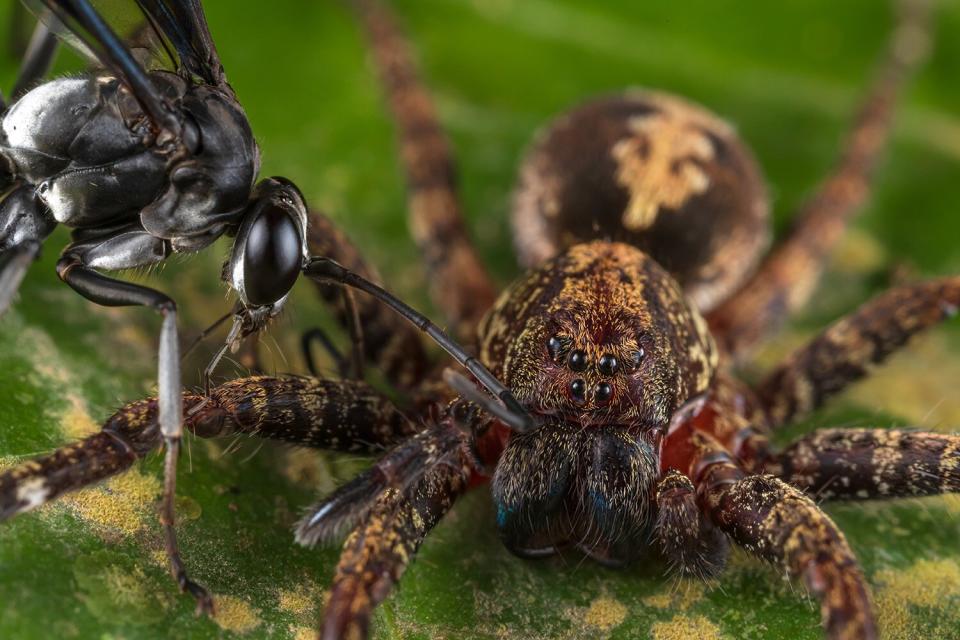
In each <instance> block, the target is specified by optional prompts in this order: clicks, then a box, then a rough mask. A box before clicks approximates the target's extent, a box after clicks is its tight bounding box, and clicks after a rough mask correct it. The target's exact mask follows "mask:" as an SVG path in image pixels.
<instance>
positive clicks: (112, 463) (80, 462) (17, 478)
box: [0, 398, 163, 521]
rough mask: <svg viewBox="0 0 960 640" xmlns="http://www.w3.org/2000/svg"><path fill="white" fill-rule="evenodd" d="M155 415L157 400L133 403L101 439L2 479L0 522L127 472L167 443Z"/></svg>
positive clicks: (112, 419) (99, 435) (32, 463)
mask: <svg viewBox="0 0 960 640" xmlns="http://www.w3.org/2000/svg"><path fill="white" fill-rule="evenodd" d="M157 412H158V411H157V399H156V398H148V399H146V400H138V401H137V402H131V403H130V404H128V405H126V406H124V407H123V408H121V409H120V410H119V411H117V412H116V413H115V414H113V415H112V416H111V417H110V418H109V419H108V420H107V421H106V422H105V423H104V425H103V428H102V430H101V431H100V432H99V433H96V434H94V435H92V436H89V437H87V438H84V439H83V440H80V441H78V442H75V443H73V444H70V445H67V446H65V447H61V448H60V449H58V450H57V451H55V452H54V453H53V454H51V455H49V456H44V457H42V458H37V459H35V460H31V461H29V462H26V463H24V464H22V465H20V466H18V467H14V468H13V469H10V470H8V471H5V472H4V473H2V474H0V521H3V520H7V519H9V518H12V517H14V516H16V515H18V514H20V513H23V512H25V511H29V510H31V509H34V508H36V507H39V506H40V505H42V504H45V503H47V502H51V501H52V500H54V499H55V498H57V497H58V496H61V495H63V494H64V493H68V492H70V491H75V490H77V489H80V488H82V487H85V486H88V485H91V484H94V483H96V482H99V481H101V480H104V479H106V478H109V477H111V476H114V475H116V474H118V473H121V472H123V471H126V470H127V469H129V468H130V467H131V466H133V463H134V462H136V461H137V460H139V459H140V458H143V457H144V456H146V455H147V454H148V453H150V452H151V451H153V450H155V449H157V448H159V447H160V445H161V444H162V442H163V437H162V435H161V433H160V427H159V423H158V422H157Z"/></svg>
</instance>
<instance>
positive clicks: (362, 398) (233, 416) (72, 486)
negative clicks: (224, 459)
mask: <svg viewBox="0 0 960 640" xmlns="http://www.w3.org/2000/svg"><path fill="white" fill-rule="evenodd" d="M183 409H184V411H185V413H186V418H185V420H184V426H185V427H186V428H187V429H188V430H189V431H191V432H192V433H194V434H195V435H197V436H199V437H203V438H211V437H217V436H227V435H233V434H239V433H243V434H247V435H251V436H256V437H260V438H269V439H273V440H280V441H283V442H289V443H292V444H299V445H304V446H308V447H315V448H323V449H331V450H336V451H343V452H353V453H373V452H377V451H382V450H383V449H384V448H386V447H389V446H391V445H393V444H395V443H396V442H398V441H400V440H402V439H403V438H405V437H408V436H410V435H412V434H413V433H415V431H416V427H415V426H414V425H413V423H411V422H410V421H408V420H407V419H406V418H405V417H404V416H403V415H402V414H401V413H400V412H399V411H397V410H396V409H395V408H394V406H393V405H392V404H391V402H390V401H389V400H388V399H387V398H386V397H384V396H383V395H382V394H381V393H380V392H378V391H376V390H375V389H373V388H372V387H370V386H369V385H367V384H366V383H363V382H357V381H347V380H320V379H315V378H300V377H284V378H270V377H250V378H239V379H237V380H232V381H230V382H227V383H225V384H222V385H220V386H218V387H214V388H213V389H212V390H211V391H210V394H209V395H208V396H203V395H193V394H185V395H184V397H183ZM159 413H160V411H159V402H158V399H157V398H147V399H145V400H137V401H136V402H131V403H129V404H127V405H126V406H124V407H122V408H120V409H119V410H118V411H117V412H116V413H114V414H113V415H112V416H111V417H110V418H109V419H107V421H106V422H105V423H104V425H103V428H102V430H101V431H100V432H99V433H96V434H94V435H92V436H89V437H88V438H85V439H83V440H80V441H78V442H75V443H73V444H70V445H67V446H65V447H62V448H60V449H58V450H57V451H55V452H54V453H53V454H51V455H49V456H45V457H42V458H37V459H35V460H32V461H29V462H26V463H24V464H22V465H20V466H18V467H14V468H13V469H10V470H7V471H5V472H4V473H2V474H0V520H5V519H8V518H12V517H13V516H16V515H18V514H20V513H23V512H25V511H28V510H30V509H34V508H36V507H38V506H40V505H41V504H44V503H46V502H50V501H52V500H54V499H55V498H57V497H58V496H60V495H63V494H64V493H68V492H70V491H76V490H78V489H82V488H83V487H86V486H89V485H92V484H95V483H97V482H99V481H101V480H104V479H106V478H109V477H111V476H114V475H116V474H118V473H122V472H123V471H126V470H127V469H129V468H130V467H131V466H133V464H134V463H135V462H136V461H137V460H139V459H140V458H143V457H145V456H146V455H147V454H148V453H150V452H152V451H154V450H156V449H158V448H159V447H160V446H161V445H162V444H163V433H162V430H161V428H160V423H159Z"/></svg>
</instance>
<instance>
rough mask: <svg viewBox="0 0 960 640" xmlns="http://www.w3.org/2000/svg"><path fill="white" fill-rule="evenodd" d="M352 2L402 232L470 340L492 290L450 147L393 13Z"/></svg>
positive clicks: (434, 294)
mask: <svg viewBox="0 0 960 640" xmlns="http://www.w3.org/2000/svg"><path fill="white" fill-rule="evenodd" d="M352 5H353V7H354V9H355V10H356V13H357V16H358V18H359V20H360V23H361V26H362V27H363V29H364V31H365V32H366V35H367V39H368V41H369V46H370V48H371V50H372V54H373V59H374V62H375V64H376V66H377V69H378V71H379V74H380V80H381V83H382V85H383V88H384V91H385V93H386V95H387V99H388V101H389V103H390V108H391V110H392V111H393V117H394V120H395V121H396V124H397V128H398V130H399V137H400V157H401V162H402V164H403V169H404V171H405V172H406V176H407V185H408V193H409V195H408V206H409V214H410V217H409V225H410V231H411V233H412V234H413V238H414V240H415V242H416V243H417V246H418V247H419V249H420V252H421V253H422V254H423V257H424V260H425V262H426V267H427V275H428V281H429V283H430V295H431V298H432V300H433V303H434V305H436V307H437V308H438V309H440V310H441V311H442V312H443V313H444V314H445V315H446V317H447V319H448V321H449V322H450V324H451V325H452V326H453V328H454V332H455V333H456V334H458V335H460V336H473V333H474V331H475V327H476V324H477V322H478V321H479V320H480V318H481V317H482V316H483V314H484V313H486V311H487V309H489V308H490V306H491V305H492V304H493V301H494V298H495V297H496V290H495V288H494V286H493V283H492V282H491V281H490V276H489V275H488V274H487V272H486V269H485V268H484V266H483V264H482V263H481V261H480V258H479V256H477V253H476V250H475V249H474V247H473V245H472V243H471V241H470V238H469V234H468V232H467V228H466V224H465V222H464V219H463V213H462V211H461V203H460V197H459V194H458V190H457V177H456V167H455V162H454V159H453V154H452V152H451V150H450V144H449V142H448V140H447V138H446V136H445V135H444V132H443V129H442V127H441V126H440V123H439V120H438V118H437V114H436V111H435V108H434V105H433V101H432V100H431V98H430V95H429V93H428V92H427V90H426V89H425V88H424V86H423V84H422V83H421V81H420V78H419V71H418V69H417V65H416V62H415V61H414V54H413V52H412V51H411V48H410V46H409V44H408V43H407V42H406V39H405V38H404V37H403V34H402V33H401V31H400V29H399V27H398V26H397V24H396V20H395V18H394V16H392V15H391V13H390V12H389V10H388V9H387V8H386V7H385V6H383V4H381V3H380V2H378V1H377V0H354V1H353V2H352Z"/></svg>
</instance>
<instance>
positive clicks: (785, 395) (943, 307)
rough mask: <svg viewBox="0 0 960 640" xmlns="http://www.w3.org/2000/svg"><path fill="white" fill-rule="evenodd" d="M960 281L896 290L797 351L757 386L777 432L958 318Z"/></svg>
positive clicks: (936, 281)
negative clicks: (934, 328) (922, 334)
mask: <svg viewBox="0 0 960 640" xmlns="http://www.w3.org/2000/svg"><path fill="white" fill-rule="evenodd" d="M958 308H960V276H949V277H944V278H936V279H932V280H926V281H923V282H919V283H917V284H912V285H906V286H902V287H897V288H894V289H890V290H889V291H886V292H885V293H882V294H880V295H878V296H877V297H875V298H874V299H872V300H870V301H869V302H867V303H865V304H864V305H862V306H861V307H860V308H859V309H857V310H856V311H854V312H853V313H851V314H850V315H848V316H846V317H844V318H842V319H840V320H838V321H837V322H835V323H834V324H833V325H832V326H830V327H828V328H827V329H826V330H825V331H824V332H823V333H821V334H820V335H819V336H817V337H815V338H814V339H813V340H811V341H810V342H809V343H807V344H806V345H805V346H802V347H800V348H799V349H797V350H796V351H794V352H793V353H792V354H791V355H790V356H788V357H787V359H786V360H785V361H784V362H783V363H782V364H781V365H779V366H778V367H776V368H775V369H774V370H773V371H772V372H770V373H769V374H768V375H767V376H766V377H765V378H764V379H763V380H762V381H761V382H760V384H759V385H758V386H757V388H756V390H757V395H758V396H759V399H760V402H761V404H762V406H763V408H764V410H765V411H766V413H767V416H768V419H769V423H770V426H771V427H772V428H776V427H778V426H781V425H785V424H789V423H791V422H795V421H796V420H799V419H801V418H803V417H804V416H806V415H808V414H809V413H810V412H811V411H813V410H815V409H817V408H819V407H820V406H822V405H823V403H824V402H825V401H826V400H827V399H828V398H830V397H832V396H833V395H835V394H837V393H839V392H840V391H842V390H843V389H845V388H846V387H847V385H849V384H850V383H852V382H854V381H856V380H859V379H860V378H863V377H864V376H866V375H868V374H869V373H870V372H871V370H872V368H873V367H875V366H877V365H879V364H880V363H881V362H883V360H885V359H886V358H887V357H888V356H889V355H890V354H892V353H893V352H894V351H896V350H897V349H898V348H899V347H901V346H903V345H904V344H905V343H906V342H907V341H908V340H909V339H910V338H911V337H912V336H913V335H915V334H917V333H919V332H921V331H923V330H925V329H928V328H930V327H932V326H934V325H936V324H938V323H940V322H943V321H944V320H946V319H948V318H951V317H953V316H955V315H956V313H957V310H958Z"/></svg>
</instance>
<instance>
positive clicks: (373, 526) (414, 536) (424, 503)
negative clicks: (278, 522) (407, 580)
mask: <svg viewBox="0 0 960 640" xmlns="http://www.w3.org/2000/svg"><path fill="white" fill-rule="evenodd" d="M477 417H479V413H474V418H477ZM462 427H463V425H456V424H454V420H453V418H452V417H451V415H450V414H449V413H448V415H447V416H445V417H443V418H442V419H441V420H440V421H439V422H438V423H437V424H436V425H435V426H433V427H431V428H429V429H428V430H426V431H422V432H421V433H419V434H417V435H416V436H414V437H413V438H411V439H410V440H408V441H406V442H404V443H402V444H400V445H399V446H397V447H396V448H395V449H393V450H392V451H390V452H389V453H388V454H387V455H385V456H384V457H383V458H381V459H380V460H379V461H378V462H377V463H375V464H374V466H373V467H371V468H370V469H369V470H368V471H366V472H364V473H363V474H361V475H360V476H358V477H357V478H355V479H354V480H353V481H352V482H350V483H348V484H346V485H344V486H343V487H341V488H340V489H338V490H337V491H335V492H334V493H333V494H332V495H330V496H328V497H327V498H326V499H324V500H323V501H321V502H320V503H318V504H317V505H315V506H314V507H312V508H311V509H310V511H309V512H308V513H307V515H306V516H305V517H304V518H303V520H302V521H301V523H300V525H299V528H298V530H297V540H298V541H299V542H300V543H301V544H307V545H313V544H315V543H317V542H319V541H329V540H331V539H334V538H336V537H337V536H338V534H339V533H340V532H341V531H342V530H343V529H345V528H347V527H353V530H352V532H351V533H350V534H349V535H348V536H347V539H346V541H345V542H344V545H343V553H342V554H341V556H340V562H339V563H338V565H337V569H336V574H335V576H334V579H333V585H332V587H331V589H330V596H329V598H328V599H327V605H326V611H325V613H324V619H323V627H322V630H321V633H320V637H321V638H323V639H324V640H335V639H338V638H365V637H367V635H368V633H369V627H370V618H371V614H372V612H373V609H374V608H375V607H376V606H377V605H378V604H379V603H380V602H382V601H383V599H384V598H386V597H387V595H388V594H389V593H390V590H391V589H392V588H393V585H395V584H396V583H397V582H398V581H399V580H400V577H401V576H402V575H403V572H404V571H405V570H406V568H407V566H408V565H409V563H410V562H411V560H412V559H413V556H414V554H415V553H416V551H417V549H418V548H419V547H420V545H421V544H422V543H423V541H424V539H425V538H426V536H427V534H428V533H429V532H430V530H431V529H433V527H434V526H435V525H436V524H437V523H438V522H439V521H440V519H441V518H442V517H443V516H444V515H445V514H446V513H447V512H448V511H449V510H450V508H451V507H452V506H453V503H454V501H455V500H456V499H457V498H458V497H459V496H460V495H462V494H463V493H465V492H466V491H467V489H468V488H469V487H470V486H471V480H472V479H474V478H475V477H477V476H478V475H479V474H480V473H481V472H480V470H479V469H478V467H477V462H476V458H475V457H474V454H473V451H472V449H471V445H470V436H468V435H467V434H466V433H465V432H464V431H463V430H462Z"/></svg>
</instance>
